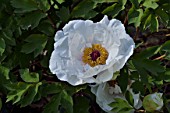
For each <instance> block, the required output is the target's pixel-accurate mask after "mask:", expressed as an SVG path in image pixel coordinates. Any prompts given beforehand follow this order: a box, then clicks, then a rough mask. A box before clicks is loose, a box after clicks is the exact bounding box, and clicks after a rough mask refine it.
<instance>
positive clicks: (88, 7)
mask: <svg viewBox="0 0 170 113" xmlns="http://www.w3.org/2000/svg"><path fill="white" fill-rule="evenodd" d="M95 7H96V3H95V2H93V1H92V0H83V1H82V2H80V3H79V4H78V5H77V6H76V7H74V9H73V11H72V12H71V16H72V17H85V16H86V15H88V13H89V12H90V11H92V9H94V8H95Z"/></svg>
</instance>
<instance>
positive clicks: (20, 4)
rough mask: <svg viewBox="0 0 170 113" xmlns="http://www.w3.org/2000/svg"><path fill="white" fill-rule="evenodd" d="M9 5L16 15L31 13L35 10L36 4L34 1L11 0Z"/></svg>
mask: <svg viewBox="0 0 170 113" xmlns="http://www.w3.org/2000/svg"><path fill="white" fill-rule="evenodd" d="M11 4H12V6H13V7H14V8H16V9H15V12H17V13H24V12H31V11H34V10H37V9H38V7H37V4H36V2H35V1H34V0H12V1H11Z"/></svg>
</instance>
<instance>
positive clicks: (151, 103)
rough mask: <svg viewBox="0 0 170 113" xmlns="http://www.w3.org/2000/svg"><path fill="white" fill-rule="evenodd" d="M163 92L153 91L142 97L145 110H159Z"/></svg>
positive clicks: (161, 104) (161, 105)
mask: <svg viewBox="0 0 170 113" xmlns="http://www.w3.org/2000/svg"><path fill="white" fill-rule="evenodd" d="M162 95H163V93H153V94H149V95H147V96H145V97H144V99H143V103H142V104H143V107H144V108H145V110H146V111H149V112H154V111H156V110H157V111H159V110H160V109H161V108H162V107H163V99H162Z"/></svg>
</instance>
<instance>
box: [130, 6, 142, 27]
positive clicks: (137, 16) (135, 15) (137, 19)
mask: <svg viewBox="0 0 170 113" xmlns="http://www.w3.org/2000/svg"><path fill="white" fill-rule="evenodd" d="M142 15H143V10H142V9H135V8H134V7H132V8H130V10H129V12H128V23H129V24H131V23H134V25H135V27H138V26H139V25H140V23H141V17H142Z"/></svg>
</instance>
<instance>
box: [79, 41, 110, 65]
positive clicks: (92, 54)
mask: <svg viewBox="0 0 170 113" xmlns="http://www.w3.org/2000/svg"><path fill="white" fill-rule="evenodd" d="M83 53H84V54H83V56H82V61H83V62H84V63H85V64H89V65H90V66H91V67H94V66H97V65H104V64H106V60H107V58H108V52H107V50H106V49H105V48H104V47H102V46H101V44H92V47H87V48H85V49H84V51H83Z"/></svg>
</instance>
